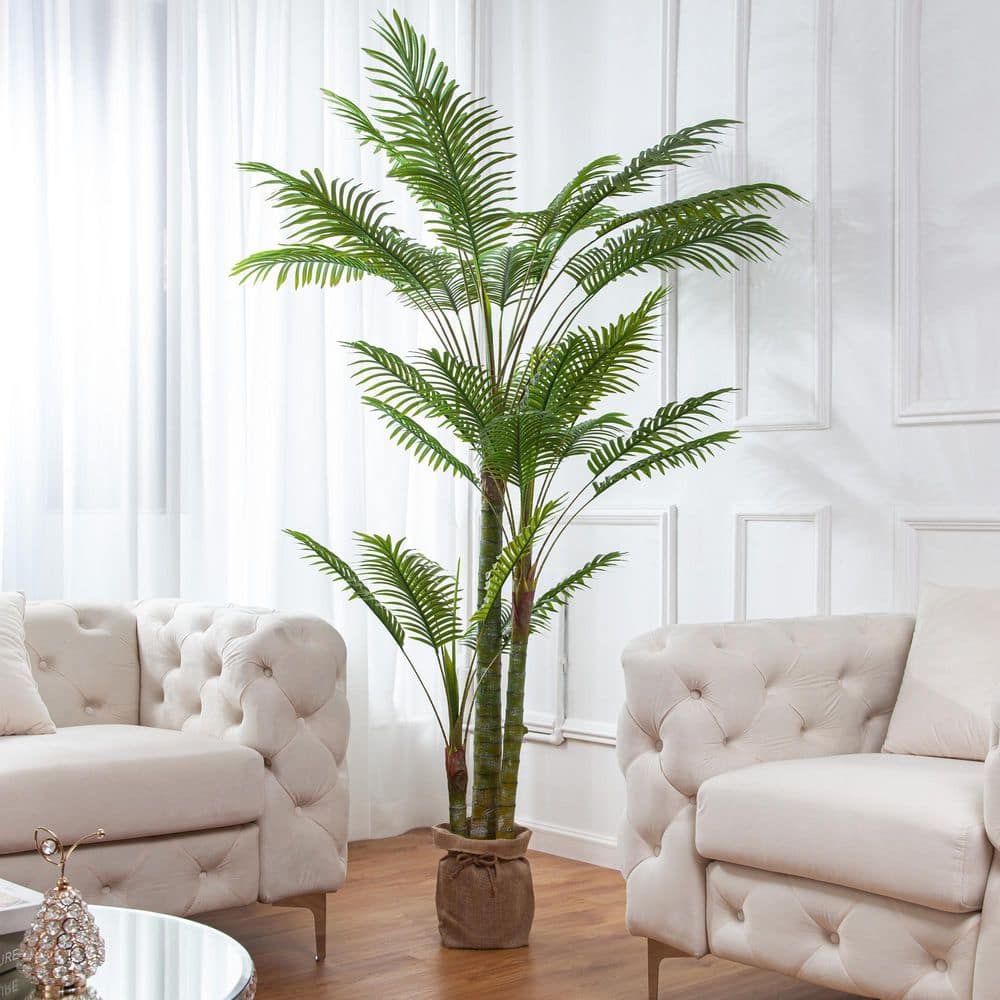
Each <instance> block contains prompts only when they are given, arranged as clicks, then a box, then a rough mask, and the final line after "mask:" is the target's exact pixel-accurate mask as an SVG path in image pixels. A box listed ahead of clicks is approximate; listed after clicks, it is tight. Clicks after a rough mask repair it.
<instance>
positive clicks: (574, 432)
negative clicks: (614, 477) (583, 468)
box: [556, 413, 629, 460]
mask: <svg viewBox="0 0 1000 1000" xmlns="http://www.w3.org/2000/svg"><path fill="white" fill-rule="evenodd" d="M628 426H629V422H628V419H627V418H626V416H625V414H624V413H602V414H600V416H597V417H591V418H590V419H589V420H581V421H580V422H579V423H576V424H573V425H572V426H570V427H568V428H567V429H566V430H565V431H564V432H563V434H562V438H561V440H560V441H559V444H558V453H557V456H556V457H557V458H558V459H559V460H561V459H564V458H570V457H572V456H575V455H590V454H592V453H593V452H594V451H596V450H597V449H598V448H601V447H603V446H604V445H605V444H607V443H608V442H610V441H612V440H613V439H615V438H617V437H618V436H619V435H620V434H621V432H622V429H623V428H626V427H628Z"/></svg>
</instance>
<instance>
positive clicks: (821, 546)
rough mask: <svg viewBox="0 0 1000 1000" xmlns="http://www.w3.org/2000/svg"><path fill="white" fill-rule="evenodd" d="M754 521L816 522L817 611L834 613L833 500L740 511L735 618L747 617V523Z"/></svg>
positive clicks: (735, 579) (734, 601) (735, 554)
mask: <svg viewBox="0 0 1000 1000" xmlns="http://www.w3.org/2000/svg"><path fill="white" fill-rule="evenodd" d="M753 521H763V522H771V523H773V522H778V523H793V524H794V523H806V524H811V525H813V531H814V534H815V546H816V548H815V559H816V582H815V612H814V613H815V614H817V615H828V614H829V613H830V575H831V559H832V530H831V516H830V506H829V504H820V505H797V506H792V507H781V508H776V509H771V510H768V509H761V508H745V509H740V510H737V511H736V514H735V525H736V532H735V534H736V537H735V544H734V549H733V552H734V557H733V568H734V577H733V618H734V619H735V620H736V621H741V622H742V621H746V620H747V606H748V604H749V601H748V584H749V580H748V572H747V571H748V559H747V526H748V525H749V524H750V523H751V522H753Z"/></svg>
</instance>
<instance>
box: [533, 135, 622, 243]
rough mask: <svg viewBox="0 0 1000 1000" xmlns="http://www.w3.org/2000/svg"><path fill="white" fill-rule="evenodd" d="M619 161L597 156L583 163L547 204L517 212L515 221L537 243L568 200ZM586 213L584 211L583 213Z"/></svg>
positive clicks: (614, 157) (611, 157)
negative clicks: (539, 207) (535, 209)
mask: <svg viewBox="0 0 1000 1000" xmlns="http://www.w3.org/2000/svg"><path fill="white" fill-rule="evenodd" d="M620 163H621V157H620V156H614V155H611V156H599V157H597V158H596V159H594V160H591V161H590V162H589V163H586V164H584V165H583V167H581V168H580V170H578V171H577V173H576V175H575V176H574V177H573V178H572V179H571V180H570V181H568V182H567V183H566V184H565V185H564V186H563V187H562V189H561V190H560V191H559V193H558V194H557V195H556V196H555V197H554V198H553V199H552V200H551V201H550V202H549V203H548V205H547V206H546V207H545V208H543V209H541V210H540V211H536V212H521V213H518V216H517V221H518V222H519V223H520V224H521V226H522V227H523V228H524V229H525V231H526V232H528V233H530V234H531V235H532V236H533V237H534V239H535V242H536V243H538V242H540V241H541V240H543V239H544V238H545V237H546V236H548V235H549V234H550V233H551V232H553V231H554V229H555V225H556V220H557V219H559V218H560V217H561V215H562V212H563V211H564V210H565V208H566V206H567V205H568V204H569V202H570V200H571V199H572V198H573V197H575V196H576V195H578V194H579V193H580V192H581V191H583V190H584V189H585V188H589V187H591V186H592V185H593V184H596V183H597V182H598V181H600V180H603V179H604V178H605V177H607V176H608V175H609V174H610V173H611V169H612V168H613V167H617V166H618V165H619V164H620ZM584 215H586V213H584Z"/></svg>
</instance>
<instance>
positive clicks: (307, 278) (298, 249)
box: [230, 243, 375, 288]
mask: <svg viewBox="0 0 1000 1000" xmlns="http://www.w3.org/2000/svg"><path fill="white" fill-rule="evenodd" d="M275 270H277V272H278V281H277V286H276V287H278V288H281V286H282V285H283V284H284V283H285V282H286V281H287V279H288V277H289V275H291V277H292V280H293V284H294V286H295V287H296V288H303V287H305V286H306V285H327V286H330V287H332V286H334V285H339V284H340V283H341V282H342V281H356V280H358V279H359V278H363V277H364V276H365V275H366V274H373V273H375V271H374V270H373V268H372V266H371V265H370V264H369V263H368V262H367V261H366V260H364V259H362V258H360V257H355V256H353V255H351V254H348V253H342V252H341V251H339V250H334V249H332V248H331V247H328V246H326V245H325V244H323V243H303V244H300V245H298V246H287V247H278V248H276V249H274V250H261V251H258V252H257V253H252V254H250V256H249V257H244V258H243V260H241V261H240V262H239V263H238V264H236V265H235V266H234V267H233V269H232V271H231V272H230V273H231V274H233V275H234V276H237V277H239V278H240V284H244V283H245V282H247V281H251V282H253V284H255V285H256V284H258V283H259V282H261V281H263V280H264V279H266V278H267V277H269V276H270V275H271V273H272V272H273V271H275Z"/></svg>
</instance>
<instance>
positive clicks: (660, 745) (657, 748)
mask: <svg viewBox="0 0 1000 1000" xmlns="http://www.w3.org/2000/svg"><path fill="white" fill-rule="evenodd" d="M653 749H654V750H655V751H656V752H657V753H659V752H660V751H661V750H662V749H663V740H657V741H656V742H655V743H654V744H653Z"/></svg>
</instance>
